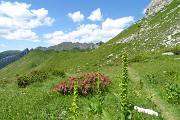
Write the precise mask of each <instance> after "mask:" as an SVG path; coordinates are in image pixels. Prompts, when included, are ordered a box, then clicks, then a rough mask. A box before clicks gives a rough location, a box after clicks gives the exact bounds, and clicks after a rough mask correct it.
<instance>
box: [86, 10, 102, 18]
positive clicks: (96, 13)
mask: <svg viewBox="0 0 180 120" xmlns="http://www.w3.org/2000/svg"><path fill="white" fill-rule="evenodd" d="M88 19H89V20H92V21H102V20H103V16H102V15H101V9H100V8H98V9H96V10H94V11H93V12H92V13H91V15H90V16H89V17H88Z"/></svg>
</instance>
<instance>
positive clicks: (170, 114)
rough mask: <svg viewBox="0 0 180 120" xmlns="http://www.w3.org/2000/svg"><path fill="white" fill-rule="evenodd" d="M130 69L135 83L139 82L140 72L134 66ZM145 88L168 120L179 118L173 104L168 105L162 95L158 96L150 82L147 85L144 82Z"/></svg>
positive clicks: (130, 74)
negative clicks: (175, 113)
mask: <svg viewBox="0 0 180 120" xmlns="http://www.w3.org/2000/svg"><path fill="white" fill-rule="evenodd" d="M128 70H129V76H130V79H131V80H133V82H135V83H139V81H140V78H139V76H138V74H137V73H136V72H135V70H134V69H133V68H132V67H129V68H128ZM143 90H144V91H145V92H146V93H147V94H149V95H152V98H151V100H152V102H154V104H155V105H156V106H157V107H158V109H160V110H161V114H162V115H163V117H164V118H165V119H166V120H179V119H178V118H177V117H176V116H175V115H174V114H173V112H172V111H171V110H173V108H172V106H169V105H168V106H167V105H166V103H167V102H166V101H164V100H163V99H161V97H159V96H158V94H157V92H156V91H155V90H154V89H153V88H151V87H150V86H149V84H148V85H147V83H146V82H144V87H143Z"/></svg>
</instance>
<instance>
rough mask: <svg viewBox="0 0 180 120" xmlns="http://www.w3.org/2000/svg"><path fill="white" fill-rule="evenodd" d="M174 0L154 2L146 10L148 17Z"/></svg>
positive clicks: (153, 0) (154, 0)
mask: <svg viewBox="0 0 180 120" xmlns="http://www.w3.org/2000/svg"><path fill="white" fill-rule="evenodd" d="M172 1H173V0H152V1H151V3H150V4H149V5H148V6H147V8H146V15H150V14H153V13H156V12H158V11H159V10H161V9H162V8H163V7H164V6H166V5H168V4H169V3H171V2H172Z"/></svg>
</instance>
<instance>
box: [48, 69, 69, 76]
mask: <svg viewBox="0 0 180 120" xmlns="http://www.w3.org/2000/svg"><path fill="white" fill-rule="evenodd" d="M51 74H52V75H55V76H60V77H62V78H65V76H66V74H65V72H64V71H60V70H52V71H51Z"/></svg>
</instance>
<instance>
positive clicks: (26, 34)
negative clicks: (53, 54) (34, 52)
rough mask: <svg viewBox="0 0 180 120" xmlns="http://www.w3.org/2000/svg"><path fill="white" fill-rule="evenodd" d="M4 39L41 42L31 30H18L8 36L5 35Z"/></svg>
mask: <svg viewBox="0 0 180 120" xmlns="http://www.w3.org/2000/svg"><path fill="white" fill-rule="evenodd" d="M3 37H4V38H6V39H15V40H27V41H33V42H40V40H38V36H37V35H36V33H34V32H32V31H31V30H24V29H18V30H16V31H13V32H11V33H9V34H7V35H4V36H3Z"/></svg>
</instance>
